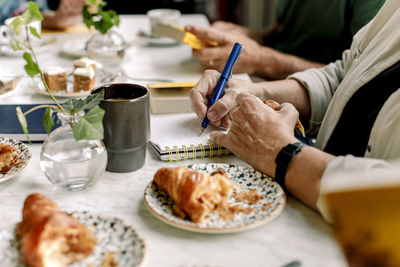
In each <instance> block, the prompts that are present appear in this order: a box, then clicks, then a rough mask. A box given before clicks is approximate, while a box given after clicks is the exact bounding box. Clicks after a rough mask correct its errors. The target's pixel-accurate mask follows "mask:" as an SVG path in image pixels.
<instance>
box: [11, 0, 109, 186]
mask: <svg viewBox="0 0 400 267" xmlns="http://www.w3.org/2000/svg"><path fill="white" fill-rule="evenodd" d="M42 19H43V17H42V14H41V13H40V11H39V4H38V3H35V2H28V8H27V10H26V11H25V12H24V13H23V14H21V15H20V16H17V17H15V19H14V20H13V22H12V25H13V29H14V31H15V33H16V35H15V36H18V34H19V33H20V32H21V31H22V29H25V37H24V38H23V39H21V38H18V37H15V39H14V40H13V41H12V43H11V45H12V47H13V49H14V50H23V51H25V52H24V53H23V58H24V59H25V62H26V65H25V66H24V68H25V71H26V73H27V74H28V75H29V76H30V77H32V78H33V77H35V76H37V75H39V76H40V79H41V82H42V83H43V85H44V87H45V88H46V91H47V93H48V94H49V96H50V97H51V99H52V100H53V102H54V105H38V106H36V107H34V108H31V109H29V110H27V111H25V112H22V110H21V108H20V107H17V117H18V120H19V122H20V124H21V127H22V129H23V131H24V133H25V134H26V136H27V138H28V140H29V133H28V124H27V118H26V116H27V115H28V114H30V113H31V112H34V111H35V110H37V109H40V108H45V109H46V110H45V113H44V116H43V126H44V128H45V129H46V131H47V133H48V134H49V136H48V138H47V139H46V140H45V142H44V143H43V146H42V150H41V154H40V167H41V169H42V171H43V172H44V174H45V175H46V177H47V178H48V179H49V180H50V182H52V183H53V184H55V185H57V186H59V187H62V188H64V189H67V190H70V191H76V190H81V189H84V188H86V187H88V186H90V185H92V184H93V183H94V181H95V180H96V179H97V178H98V177H99V176H101V175H102V173H103V172H104V171H105V167H106V163H107V153H106V149H105V146H104V144H103V142H102V139H103V116H104V110H102V109H101V108H100V107H99V103H100V101H101V100H102V99H103V98H104V92H100V93H98V94H94V95H89V96H88V97H86V98H85V99H70V100H68V101H66V102H64V103H62V104H61V103H59V102H58V101H57V99H56V98H55V97H54V96H53V94H52V92H51V90H50V89H49V87H48V85H47V84H46V81H45V79H44V74H43V72H42V70H41V68H40V66H39V61H38V59H37V57H36V54H35V51H34V49H33V47H32V44H31V42H32V38H41V36H40V34H39V33H38V32H37V30H36V29H35V28H34V27H31V26H29V24H30V23H31V22H32V21H36V20H42ZM53 114H56V115H57V117H58V119H59V120H60V121H61V122H62V126H61V127H59V128H57V129H55V130H53V131H52V128H53V126H54V124H55V122H54V119H55V116H53ZM28 119H29V117H28Z"/></svg>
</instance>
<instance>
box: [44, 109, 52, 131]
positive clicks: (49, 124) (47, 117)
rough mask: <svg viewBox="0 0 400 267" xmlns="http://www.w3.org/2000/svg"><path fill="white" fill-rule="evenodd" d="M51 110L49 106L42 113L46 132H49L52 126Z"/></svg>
mask: <svg viewBox="0 0 400 267" xmlns="http://www.w3.org/2000/svg"><path fill="white" fill-rule="evenodd" d="M52 115H53V110H52V109H51V108H46V111H45V112H44V114H43V126H44V129H45V130H46V132H47V134H49V133H50V132H51V129H52V128H53V126H54V121H53V116H52Z"/></svg>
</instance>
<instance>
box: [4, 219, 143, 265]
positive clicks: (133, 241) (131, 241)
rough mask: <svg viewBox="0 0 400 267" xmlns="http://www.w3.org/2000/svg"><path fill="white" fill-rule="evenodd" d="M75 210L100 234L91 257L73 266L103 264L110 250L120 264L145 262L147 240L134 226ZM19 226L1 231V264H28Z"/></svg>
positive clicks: (118, 220) (82, 220)
mask: <svg viewBox="0 0 400 267" xmlns="http://www.w3.org/2000/svg"><path fill="white" fill-rule="evenodd" d="M71 214H72V216H74V217H75V218H77V219H78V220H80V221H81V222H82V223H83V224H84V225H86V226H87V227H90V228H93V229H95V230H94V232H93V235H94V236H95V237H96V238H97V244H96V247H95V248H94V251H93V253H92V254H91V255H90V256H89V257H87V258H86V259H85V260H83V261H81V262H79V263H75V264H72V265H69V266H71V267H72V266H73V267H80V266H82V267H87V266H90V265H93V266H101V263H102V262H103V259H104V255H105V254H106V253H108V252H111V253H113V255H114V258H115V259H116V260H117V261H118V266H130V267H136V266H143V265H144V261H145V257H146V244H145V241H144V240H143V239H142V238H141V237H140V236H139V235H138V234H137V232H136V231H135V229H134V228H133V227H132V226H130V225H127V224H125V223H124V222H123V221H122V220H120V219H118V218H113V217H107V216H103V215H98V214H92V213H89V212H72V213H71ZM15 228H16V226H15V225H14V226H12V227H9V228H8V229H5V230H3V231H1V232H0V262H1V266H10V267H11V266H24V264H23V263H22V262H21V260H20V255H19V251H18V240H17V239H16V237H15Z"/></svg>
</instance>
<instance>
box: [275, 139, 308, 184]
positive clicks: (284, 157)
mask: <svg viewBox="0 0 400 267" xmlns="http://www.w3.org/2000/svg"><path fill="white" fill-rule="evenodd" d="M304 146H305V144H303V143H301V142H296V143H293V144H288V145H286V146H284V147H283V148H282V149H281V151H279V153H278V156H276V159H275V163H276V169H275V179H274V181H276V182H277V183H278V184H279V185H280V186H281V187H282V188H283V190H285V191H286V184H285V178H286V171H287V168H288V166H289V163H290V162H291V161H292V159H293V157H294V156H295V155H297V154H298V153H299V152H300V150H301V149H302V148H303V147H304Z"/></svg>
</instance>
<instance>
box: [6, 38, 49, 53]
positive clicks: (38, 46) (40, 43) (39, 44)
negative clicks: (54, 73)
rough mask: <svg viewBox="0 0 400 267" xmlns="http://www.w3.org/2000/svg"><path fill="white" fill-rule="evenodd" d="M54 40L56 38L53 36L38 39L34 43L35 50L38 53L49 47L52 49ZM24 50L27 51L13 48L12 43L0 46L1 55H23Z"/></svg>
mask: <svg viewBox="0 0 400 267" xmlns="http://www.w3.org/2000/svg"><path fill="white" fill-rule="evenodd" d="M54 42H55V39H54V38H53V37H51V38H50V37H49V38H46V37H43V39H41V40H36V42H35V43H34V44H33V50H34V51H35V52H36V53H42V52H44V51H48V50H49V49H51V47H52V45H53V43H54ZM24 52H26V50H18V51H14V49H12V47H11V45H7V46H2V47H0V55H1V56H6V57H21V56H22V55H23V53H24Z"/></svg>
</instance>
